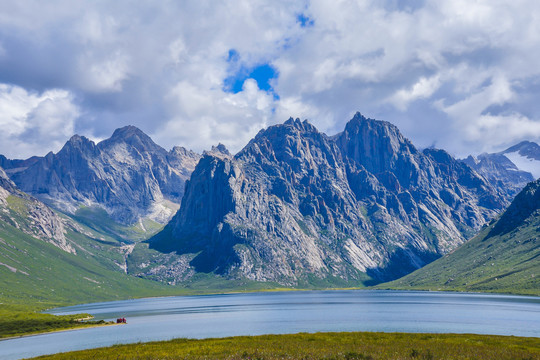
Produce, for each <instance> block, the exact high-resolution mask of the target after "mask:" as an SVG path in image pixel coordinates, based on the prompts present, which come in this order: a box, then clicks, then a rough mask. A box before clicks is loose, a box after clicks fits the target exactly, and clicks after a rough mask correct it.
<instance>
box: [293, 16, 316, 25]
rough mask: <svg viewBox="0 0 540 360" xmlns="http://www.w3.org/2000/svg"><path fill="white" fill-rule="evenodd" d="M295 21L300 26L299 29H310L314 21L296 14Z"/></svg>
mask: <svg viewBox="0 0 540 360" xmlns="http://www.w3.org/2000/svg"><path fill="white" fill-rule="evenodd" d="M296 21H297V22H298V23H299V24H300V26H301V27H310V26H313V24H314V21H313V20H312V19H310V18H309V16H307V15H306V14H298V16H296Z"/></svg>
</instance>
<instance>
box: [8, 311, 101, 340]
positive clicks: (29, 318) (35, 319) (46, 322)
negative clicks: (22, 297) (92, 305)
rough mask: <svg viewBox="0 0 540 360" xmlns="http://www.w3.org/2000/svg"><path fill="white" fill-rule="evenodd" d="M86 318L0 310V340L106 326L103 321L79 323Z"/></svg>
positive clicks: (81, 315) (84, 316)
mask: <svg viewBox="0 0 540 360" xmlns="http://www.w3.org/2000/svg"><path fill="white" fill-rule="evenodd" d="M88 318H90V315H89V314H77V315H62V316H55V315H50V314H40V313H32V312H24V311H11V310H0V319H1V320H0V338H7V337H15V336H21V335H29V334H37V333H44V332H50V331H56V330H64V329H72V328H81V327H88V326H96V325H105V324H107V323H106V322H105V321H103V320H101V321H87V322H83V321H81V319H88Z"/></svg>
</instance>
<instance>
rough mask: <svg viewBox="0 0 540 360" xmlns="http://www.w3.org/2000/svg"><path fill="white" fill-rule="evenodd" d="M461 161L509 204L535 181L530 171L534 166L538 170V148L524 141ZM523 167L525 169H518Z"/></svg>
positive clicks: (539, 162) (539, 148)
mask: <svg viewBox="0 0 540 360" xmlns="http://www.w3.org/2000/svg"><path fill="white" fill-rule="evenodd" d="M510 158H513V159H514V161H516V162H518V160H521V161H520V162H521V163H519V164H516V163H514V162H513V161H512V160H511V159H510ZM462 161H463V162H464V163H465V164H467V165H468V166H470V167H471V168H473V169H474V170H475V171H476V172H478V173H479V174H480V175H482V176H483V177H485V178H486V179H487V180H488V181H489V182H490V183H491V184H492V185H493V186H494V187H495V188H497V189H498V191H499V192H500V193H501V194H502V195H503V196H504V198H505V199H506V200H507V201H508V202H510V201H511V200H512V199H513V198H514V196H515V195H516V194H517V193H519V192H520V191H521V190H522V189H523V187H524V186H525V185H527V184H528V183H529V182H531V181H533V180H534V179H535V177H534V175H533V174H532V173H531V172H530V171H531V170H533V169H534V168H535V166H534V165H535V164H538V166H537V167H538V168H539V169H540V146H538V145H537V144H535V143H533V142H529V141H524V142H521V143H519V144H516V145H514V146H512V147H510V148H508V149H506V150H504V151H501V152H499V153H493V154H487V153H484V154H481V155H478V156H477V157H474V156H469V157H467V158H466V159H464V160H462ZM523 165H526V166H525V168H520V166H523ZM527 165H528V166H527Z"/></svg>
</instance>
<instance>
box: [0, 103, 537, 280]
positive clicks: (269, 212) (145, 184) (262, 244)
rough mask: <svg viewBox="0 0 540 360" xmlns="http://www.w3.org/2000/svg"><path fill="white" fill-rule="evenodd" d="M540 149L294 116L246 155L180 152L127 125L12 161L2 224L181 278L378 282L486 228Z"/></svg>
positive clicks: (114, 265) (136, 270) (2, 183)
mask: <svg viewBox="0 0 540 360" xmlns="http://www.w3.org/2000/svg"><path fill="white" fill-rule="evenodd" d="M539 149H540V147H538V145H536V144H534V143H530V142H523V143H520V144H517V145H516V146H513V147H511V148H509V149H507V150H505V151H503V152H501V153H496V154H482V155H479V156H478V157H472V156H471V157H468V158H467V159H464V160H457V159H455V158H453V157H452V156H451V155H450V154H448V153H447V152H445V151H444V150H439V149H431V148H430V149H423V150H420V149H417V148H416V147H415V146H414V145H413V144H412V143H411V142H410V141H409V140H408V139H406V138H405V137H404V136H403V135H402V134H401V133H400V131H399V130H398V129H397V127H395V126H394V125H392V124H390V123H388V122H385V121H378V120H373V119H368V118H365V117H364V116H362V115H361V114H360V113H357V114H356V115H355V116H354V117H353V118H352V119H351V120H350V121H349V122H348V123H347V125H346V127H345V129H344V130H343V131H342V132H341V133H339V134H336V135H334V136H328V135H326V134H324V133H321V132H319V131H318V130H317V129H316V128H315V127H314V126H313V125H312V124H310V123H309V122H308V121H307V120H306V121H300V120H299V119H292V118H291V119H289V120H287V121H286V122H285V123H283V124H279V125H274V126H271V127H269V128H267V129H263V130H261V131H260V132H259V133H258V134H257V136H255V138H253V139H252V140H251V141H250V142H249V143H248V145H246V147H244V149H242V150H241V151H240V152H238V153H237V154H235V155H232V154H230V153H229V151H228V150H227V149H226V148H225V147H224V146H223V145H221V144H219V145H218V146H215V147H212V149H211V150H209V151H205V152H204V153H203V154H202V155H200V154H197V153H195V152H192V151H189V150H186V149H185V148H182V147H179V146H177V147H174V148H173V149H172V150H170V151H167V150H165V149H163V148H162V147H160V146H159V145H157V144H155V143H154V142H153V141H152V139H151V138H150V137H149V136H148V135H146V134H144V133H143V132H142V131H141V130H140V129H137V128H136V127H133V126H126V127H123V128H120V129H117V130H116V131H115V132H114V133H113V135H112V136H111V137H110V138H109V139H106V140H103V141H101V142H99V143H97V144H96V143H94V142H93V141H91V140H89V139H87V138H85V137H84V136H79V135H75V136H73V137H72V138H71V139H70V140H69V141H68V142H67V143H66V144H65V145H64V147H63V148H62V149H61V150H60V151H59V152H58V153H56V154H54V153H52V152H51V153H49V154H47V155H46V156H44V157H37V156H35V157H31V158H29V159H26V160H11V159H7V158H5V157H3V156H1V155H0V166H1V167H2V168H4V170H5V172H4V171H3V170H1V169H0V218H1V220H2V223H1V224H0V225H1V226H3V227H4V228H6V229H8V230H9V232H10V233H12V232H17V233H18V232H23V233H25V234H26V235H28V236H31V237H33V238H37V239H40V240H41V241H45V242H47V243H50V244H51V245H53V246H55V247H57V248H59V249H60V250H61V251H63V252H65V253H67V254H71V255H70V256H75V257H84V258H85V261H87V260H88V261H90V260H91V261H95V262H97V263H98V264H100V266H103V267H105V268H106V269H108V270H116V271H120V272H122V273H124V274H126V275H133V276H137V277H142V278H148V279H152V280H158V281H161V282H165V283H169V284H176V285H184V286H185V285H186V284H189V283H197V281H200V280H201V279H214V278H215V279H222V280H226V281H230V280H232V281H231V283H235V284H240V283H242V282H244V283H245V282H246V281H247V282H250V283H254V282H259V283H261V284H268V285H264V286H280V285H285V286H294V287H313V286H315V287H335V286H358V285H367V284H374V283H380V282H383V281H388V280H393V279H397V278H399V277H401V276H404V275H406V274H409V273H411V272H412V271H414V270H416V269H418V268H421V267H423V266H425V265H426V264H428V263H430V262H432V261H434V260H436V259H438V258H440V257H441V256H444V255H445V254H448V253H451V252H452V251H454V250H455V249H456V248H458V247H459V246H460V245H461V244H463V243H465V242H466V240H467V239H468V238H470V237H472V236H473V235H475V234H477V233H478V231H480V230H481V229H482V227H484V226H486V224H487V223H488V222H489V221H491V220H492V219H493V218H495V217H496V216H497V214H499V213H500V212H501V211H503V209H505V207H506V206H507V205H508V204H509V202H510V201H511V200H512V199H513V197H514V195H515V194H516V193H517V192H519V191H520V190H521V188H522V187H523V186H525V184H526V183H527V182H529V181H531V180H533V179H534V176H535V175H533V174H532V173H531V172H533V173H534V174H536V167H535V166H536V164H537V162H536V161H537V160H538V159H540V151H539ZM538 163H539V164H540V162H538ZM173 215H174V216H173ZM163 226H164V227H163ZM0 235H1V234H0ZM149 237H151V238H150V239H149V240H148V241H146V242H141V240H144V239H148V238H149ZM15 238H16V236H15V237H13V239H15ZM14 241H15V240H14ZM13 246H15V247H17V245H16V244H15V243H14V245H13ZM25 246H26V245H25ZM92 259H93V260H92ZM4 260H5V261H3V262H2V264H0V265H4V266H5V267H6V268H9V267H12V268H16V266H15V265H14V264H15V263H14V262H13V261H11V260H10V259H9V258H6V259H4ZM18 261H19V262H22V260H21V259H19V260H18ZM0 268H1V267H0ZM86 277H88V276H86ZM88 278H91V277H88ZM204 281H207V280H204ZM212 281H213V280H212ZM219 281H221V280H219ZM271 284H275V285H271Z"/></svg>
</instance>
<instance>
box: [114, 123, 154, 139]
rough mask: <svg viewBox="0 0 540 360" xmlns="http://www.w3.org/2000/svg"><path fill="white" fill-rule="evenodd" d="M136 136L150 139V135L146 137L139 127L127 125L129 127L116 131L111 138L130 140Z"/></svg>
mask: <svg viewBox="0 0 540 360" xmlns="http://www.w3.org/2000/svg"><path fill="white" fill-rule="evenodd" d="M134 135H137V136H146V137H148V135H146V134H145V133H144V132H143V131H142V130H141V129H139V128H138V127H136V126H133V125H127V126H124V127H121V128H118V129H116V130H114V132H113V134H112V136H111V138H128V137H131V136H134Z"/></svg>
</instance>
